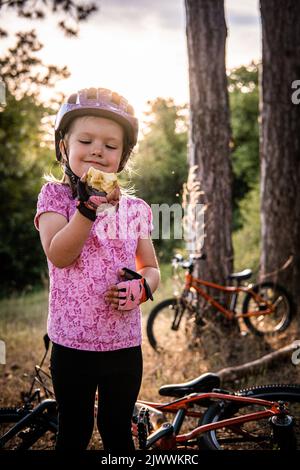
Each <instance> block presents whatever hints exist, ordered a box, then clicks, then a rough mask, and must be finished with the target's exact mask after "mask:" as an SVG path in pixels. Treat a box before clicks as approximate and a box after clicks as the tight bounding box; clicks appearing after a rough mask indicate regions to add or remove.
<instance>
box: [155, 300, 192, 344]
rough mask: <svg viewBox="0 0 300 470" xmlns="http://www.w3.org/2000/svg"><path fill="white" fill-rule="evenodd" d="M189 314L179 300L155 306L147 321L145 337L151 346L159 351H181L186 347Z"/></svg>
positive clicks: (167, 301) (165, 301) (166, 301)
mask: <svg viewBox="0 0 300 470" xmlns="http://www.w3.org/2000/svg"><path fill="white" fill-rule="evenodd" d="M190 318H191V314H190V312H189V311H188V310H187V309H186V308H185V306H184V305H183V304H182V302H181V301H180V300H179V299H176V298H173V299H167V300H164V301H163V302H160V303H159V304H157V305H156V306H155V307H154V309H153V310H152V311H151V312H150V314H149V317H148V320H147V336H148V340H149V343H150V344H151V346H152V347H153V348H154V349H155V350H156V351H158V352H160V351H170V352H175V351H181V350H183V349H184V348H185V347H186V343H187V336H186V334H187V330H188V324H189V319H190Z"/></svg>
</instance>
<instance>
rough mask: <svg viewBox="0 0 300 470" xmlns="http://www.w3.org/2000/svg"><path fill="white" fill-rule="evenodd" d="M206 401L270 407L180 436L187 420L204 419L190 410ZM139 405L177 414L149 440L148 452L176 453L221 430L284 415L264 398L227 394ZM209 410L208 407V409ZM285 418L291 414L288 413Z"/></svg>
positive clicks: (141, 402) (212, 394)
mask: <svg viewBox="0 0 300 470" xmlns="http://www.w3.org/2000/svg"><path fill="white" fill-rule="evenodd" d="M206 400H223V401H224V400H226V401H227V402H228V401H231V402H238V403H244V404H245V405H247V404H249V405H250V404H257V405H261V406H265V407H268V409H266V410H264V411H257V412H252V413H247V414H245V415H242V416H237V417H233V418H228V419H224V420H221V421H217V422H214V423H210V424H205V425H201V426H198V427H196V428H195V429H193V430H192V431H190V432H187V433H184V434H179V431H180V428H181V425H182V423H183V421H184V419H185V418H186V417H194V418H199V419H200V418H201V417H202V412H197V411H191V410H189V408H190V407H192V406H193V404H198V405H200V406H201V402H205V401H206ZM137 403H139V404H141V405H144V406H146V407H147V406H148V407H149V408H150V409H151V408H152V409H153V408H154V409H155V410H157V411H160V412H165V413H172V414H175V418H174V420H173V422H172V423H170V422H166V423H164V424H163V425H162V426H160V428H158V429H157V430H156V431H154V432H153V433H152V434H151V435H150V436H149V437H148V439H147V442H146V446H145V448H146V449H148V448H150V447H151V446H153V445H155V447H157V448H158V449H160V450H172V449H173V450H174V449H176V448H177V447H178V445H184V446H185V447H186V446H188V445H189V444H192V443H191V441H192V440H193V439H195V438H198V437H199V436H200V435H201V434H203V433H205V432H208V431H212V430H216V429H220V428H224V427H227V428H231V427H233V426H237V425H240V424H243V423H246V422H250V421H258V420H261V419H264V418H268V417H271V416H274V415H279V414H282V409H281V408H280V405H279V403H277V402H274V401H269V400H263V399H260V398H250V397H241V396H236V395H228V394H227V393H219V392H208V393H201V394H199V393H192V394H190V395H187V396H185V397H183V398H179V399H177V400H174V401H172V402H168V403H155V402H149V401H145V400H138V402H137ZM205 406H206V405H205ZM285 414H287V411H286V410H285Z"/></svg>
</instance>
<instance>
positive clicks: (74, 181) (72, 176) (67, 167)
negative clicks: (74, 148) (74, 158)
mask: <svg viewBox="0 0 300 470" xmlns="http://www.w3.org/2000/svg"><path fill="white" fill-rule="evenodd" d="M60 137H61V143H62V146H63V149H64V154H65V158H66V159H67V162H66V164H65V173H66V175H67V176H68V177H69V178H70V180H71V183H72V184H73V185H74V186H75V188H76V187H77V182H78V181H79V180H80V178H79V176H77V175H75V173H74V172H73V170H72V169H71V167H70V163H69V155H68V152H67V149H66V146H65V143H64V140H63V139H64V136H63V134H62V132H61V131H60ZM73 192H74V191H73Z"/></svg>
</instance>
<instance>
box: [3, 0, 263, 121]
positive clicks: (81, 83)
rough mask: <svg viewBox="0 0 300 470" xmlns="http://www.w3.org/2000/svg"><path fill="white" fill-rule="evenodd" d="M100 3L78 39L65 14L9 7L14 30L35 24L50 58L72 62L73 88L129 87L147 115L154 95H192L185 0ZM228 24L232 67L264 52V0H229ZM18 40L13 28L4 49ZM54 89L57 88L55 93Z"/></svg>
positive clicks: (67, 83) (69, 84) (68, 85)
mask: <svg viewBox="0 0 300 470" xmlns="http://www.w3.org/2000/svg"><path fill="white" fill-rule="evenodd" d="M94 1H95V2H96V3H98V4H99V6H100V8H99V11H98V12H97V13H96V14H94V15H93V16H92V17H90V19H89V20H88V21H87V22H85V23H81V24H80V33H79V37H78V39H75V38H66V37H65V36H64V34H63V32H61V31H60V30H59V28H58V27H57V26H56V24H57V17H54V16H53V15H49V16H48V17H47V19H46V20H43V21H39V22H38V21H34V22H31V21H29V20H21V19H18V18H17V16H16V13H14V12H10V13H5V15H4V14H3V12H2V13H1V16H0V21H1V20H2V21H1V22H2V23H3V18H4V16H5V18H4V19H5V21H4V24H5V27H6V28H7V29H9V31H10V33H14V32H16V31H28V30H30V29H32V28H35V29H36V31H37V34H38V38H39V40H40V41H41V42H42V44H43V45H44V47H43V49H42V51H40V53H39V55H40V57H41V58H42V60H43V62H44V63H46V64H54V65H57V66H65V65H67V67H68V69H69V70H70V72H71V76H70V78H68V79H66V80H64V81H60V82H58V83H57V85H56V90H57V91H63V92H64V93H66V94H71V93H73V92H74V91H77V90H78V89H81V88H86V87H89V86H95V87H98V86H100V87H106V88H111V89H113V90H115V91H117V92H118V93H120V94H123V95H124V96H125V97H126V98H127V99H128V100H129V102H130V103H131V104H132V105H133V106H134V108H135V111H136V114H137V116H138V117H139V118H141V117H142V114H143V112H144V111H145V110H146V103H147V101H148V100H153V99H155V98H157V97H158V96H159V97H164V98H169V97H172V98H174V100H175V102H176V103H178V104H182V103H186V102H188V100H189V86H188V59H187V46H186V35H185V11H184V0H94ZM225 15H226V22H227V28H228V37H227V46H226V51H227V52H226V66H227V69H230V68H232V67H237V66H239V65H247V64H248V63H250V62H251V61H252V60H259V59H260V57H261V48H260V34H261V33H260V19H259V7H258V0H243V1H241V0H225ZM13 43H14V37H13V34H11V35H10V38H9V39H8V40H4V41H1V47H0V54H1V55H2V54H3V51H4V50H5V48H7V47H8V46H11V45H12V44H13ZM52 93H53V91H51V94H52Z"/></svg>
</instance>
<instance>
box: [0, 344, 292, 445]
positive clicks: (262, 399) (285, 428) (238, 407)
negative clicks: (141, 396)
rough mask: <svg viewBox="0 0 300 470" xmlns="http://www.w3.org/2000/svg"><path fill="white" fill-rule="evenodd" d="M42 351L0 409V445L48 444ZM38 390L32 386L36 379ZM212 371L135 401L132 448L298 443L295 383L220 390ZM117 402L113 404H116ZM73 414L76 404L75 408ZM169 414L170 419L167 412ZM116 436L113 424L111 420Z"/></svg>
mask: <svg viewBox="0 0 300 470" xmlns="http://www.w3.org/2000/svg"><path fill="white" fill-rule="evenodd" d="M44 340H45V346H46V353H45V355H44V357H43V359H42V362H41V364H40V365H39V366H36V368H35V376H34V379H33V382H32V385H31V388H30V390H29V392H28V393H25V394H23V395H22V398H23V404H22V405H21V406H19V407H12V408H0V450H2V451H4V450H6V449H15V450H24V449H41V448H42V446H44V448H48V449H49V440H50V442H51V443H52V446H53V443H54V440H55V435H56V432H57V429H58V421H57V409H56V402H55V400H54V398H53V391H52V389H51V386H49V385H47V384H46V383H45V382H46V380H49V378H50V376H49V374H48V373H47V372H45V371H44V370H43V369H42V366H43V363H44V360H45V357H46V354H47V350H48V348H49V338H48V337H47V335H46V336H45V338H44ZM36 382H37V383H38V384H39V385H40V387H41V388H42V391H41V389H34V385H35V383H36ZM219 387H220V379H219V377H218V375H217V374H211V373H206V374H203V375H202V376H200V377H197V378H196V379H194V380H192V381H190V382H186V383H183V384H172V385H164V386H163V387H161V388H160V390H159V393H160V395H162V396H168V397H172V398H173V399H172V400H171V401H167V402H165V403H154V402H148V401H144V400H138V401H137V403H136V406H135V411H134V414H133V418H132V431H133V436H134V437H135V440H136V447H137V448H139V449H149V450H174V451H175V450H179V449H189V450H192V449H193V450H197V451H198V450H199V449H211V450H221V449H241V450H243V449H251V450H255V449H282V450H287V449H289V450H294V449H299V448H300V385H278V384H275V385H266V386H257V387H252V388H249V389H245V390H240V391H237V392H232V391H227V390H222V389H220V388H219ZM116 406H118V403H116ZM74 413H76V409H75V410H74ZM172 415H173V416H174V415H175V416H174V418H173V419H172V420H170V419H169V416H172ZM113 425H114V426H115V428H116V438H117V435H118V423H113Z"/></svg>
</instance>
